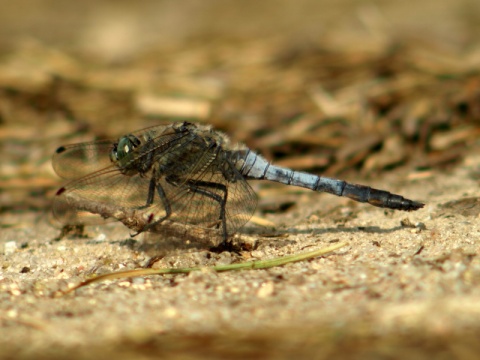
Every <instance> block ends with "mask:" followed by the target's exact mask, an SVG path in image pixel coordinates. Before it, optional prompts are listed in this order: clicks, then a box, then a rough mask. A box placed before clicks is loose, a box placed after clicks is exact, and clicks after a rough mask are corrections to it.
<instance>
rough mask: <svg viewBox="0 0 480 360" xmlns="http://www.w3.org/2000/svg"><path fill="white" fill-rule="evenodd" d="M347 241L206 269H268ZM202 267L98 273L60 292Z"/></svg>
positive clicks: (222, 270) (316, 253) (344, 244)
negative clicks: (293, 253) (106, 282)
mask: <svg viewBox="0 0 480 360" xmlns="http://www.w3.org/2000/svg"><path fill="white" fill-rule="evenodd" d="M347 245H348V243H346V242H344V243H338V244H335V245H331V246H329V247H326V248H322V249H317V250H314V251H309V252H306V253H302V254H296V255H287V256H282V257H278V258H273V259H268V260H259V261H247V262H242V263H238V264H230V265H219V266H212V267H210V268H208V269H211V270H214V271H217V272H224V271H236V270H254V269H268V268H272V267H276V266H282V265H286V264H289V263H294V262H298V261H303V260H308V259H313V258H316V257H319V256H323V255H325V254H328V253H330V252H333V251H335V250H338V249H340V248H342V247H344V246H347ZM203 268H204V267H191V268H178V269H175V268H166V269H136V270H128V271H118V272H114V273H110V274H105V275H100V276H97V277H95V278H92V279H88V280H85V281H82V282H81V283H79V284H77V285H75V286H73V287H71V288H69V289H68V290H66V291H63V292H61V293H60V294H61V295H65V294H68V293H70V292H72V291H75V290H77V289H79V288H82V287H84V286H87V285H90V284H93V283H97V282H101V281H106V280H115V279H122V278H131V277H139V276H148V275H163V274H188V273H190V272H192V271H199V270H202V269H203Z"/></svg>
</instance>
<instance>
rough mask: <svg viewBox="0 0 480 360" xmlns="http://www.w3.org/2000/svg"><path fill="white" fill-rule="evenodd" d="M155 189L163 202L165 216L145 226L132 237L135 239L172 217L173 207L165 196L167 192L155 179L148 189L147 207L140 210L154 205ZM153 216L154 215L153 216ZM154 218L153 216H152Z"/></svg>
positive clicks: (151, 181)
mask: <svg viewBox="0 0 480 360" xmlns="http://www.w3.org/2000/svg"><path fill="white" fill-rule="evenodd" d="M155 189H156V190H157V194H158V197H159V198H160V201H161V202H162V205H163V208H164V209H165V216H163V217H161V218H160V219H158V220H155V221H154V222H152V223H149V224H147V225H145V226H144V228H143V229H141V230H140V231H138V232H136V233H135V234H132V235H131V236H132V237H134V236H137V235H138V234H140V233H142V232H144V231H147V230H148V229H150V228H151V227H152V226H155V225H157V224H160V223H161V222H162V221H164V220H166V219H168V218H169V217H170V215H172V207H171V205H170V201H168V198H167V196H166V195H165V190H163V188H162V186H161V185H160V184H157V183H156V182H155V179H154V178H152V179H151V180H150V185H149V187H148V196H147V203H146V204H145V206H142V207H141V208H140V209H144V208H147V207H149V206H150V205H152V204H153V199H154V196H155ZM152 215H153V214H152ZM152 217H153V216H152Z"/></svg>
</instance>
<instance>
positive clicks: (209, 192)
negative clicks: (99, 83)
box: [52, 121, 424, 243]
mask: <svg viewBox="0 0 480 360" xmlns="http://www.w3.org/2000/svg"><path fill="white" fill-rule="evenodd" d="M52 163H53V168H54V170H55V172H56V173H57V174H58V175H59V176H60V177H62V178H64V179H67V180H70V182H68V183H67V184H66V185H64V186H63V187H61V188H60V189H59V190H58V191H57V193H56V195H55V198H54V204H53V214H54V217H55V218H56V219H57V220H58V221H59V222H60V223H61V224H63V225H91V224H98V223H101V222H103V221H104V220H105V218H114V219H117V220H121V221H122V222H123V223H124V224H125V225H127V226H128V227H130V228H131V229H135V231H136V232H135V233H134V234H132V236H135V235H137V234H139V233H142V232H146V231H154V230H156V229H159V228H161V227H162V226H166V225H167V224H168V223H176V224H182V225H185V226H190V225H192V226H193V227H203V228H206V229H213V230H214V231H215V232H216V233H218V235H219V237H220V238H221V241H222V243H226V242H227V239H228V238H229V237H230V236H232V235H233V234H235V233H236V232H237V231H238V230H239V229H240V228H241V227H242V226H244V225H245V224H246V223H247V222H248V221H249V220H250V218H251V217H252V215H253V213H254V211H255V208H256V204H257V196H256V194H255V192H254V191H253V189H252V187H251V186H250V184H249V183H248V182H247V181H248V180H269V181H274V182H279V183H282V184H285V185H292V186H298V187H302V188H307V189H311V190H313V191H316V192H326V193H330V194H333V195H337V196H343V197H347V198H349V199H352V200H355V201H358V202H362V203H368V204H370V205H373V206H377V207H381V208H388V209H393V210H404V211H414V210H418V209H420V208H422V207H423V206H424V204H423V203H421V202H418V201H413V200H409V199H407V198H404V197H403V196H401V195H397V194H393V193H390V192H388V191H384V190H379V189H375V188H371V187H369V186H365V185H359V184H353V183H349V182H346V181H343V180H338V179H332V178H329V177H324V176H319V175H314V174H309V173H305V172H300V171H294V170H291V169H288V168H284V167H281V166H276V165H273V164H271V163H270V162H269V161H267V160H266V159H265V158H264V157H262V156H260V155H258V154H256V153H255V152H254V151H252V150H250V149H249V148H248V147H246V146H245V145H243V144H235V143H233V142H232V141H231V140H230V138H229V137H228V136H227V135H226V134H224V133H222V132H220V131H217V130H215V129H213V128H212V127H211V126H210V125H205V124H195V123H191V122H186V121H184V122H175V123H169V124H164V125H157V126H153V127H150V128H146V129H142V130H139V131H135V132H132V133H130V134H127V135H124V136H122V137H120V138H119V139H117V140H114V141H112V140H100V141H94V142H87V143H79V144H72V145H67V146H61V147H59V148H58V149H57V150H56V152H55V154H54V156H53V160H52ZM125 214H127V215H125ZM126 218H130V221H127V220H128V219H126ZM132 218H133V220H132Z"/></svg>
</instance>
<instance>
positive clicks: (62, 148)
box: [55, 146, 67, 154]
mask: <svg viewBox="0 0 480 360" xmlns="http://www.w3.org/2000/svg"><path fill="white" fill-rule="evenodd" d="M65 150H67V149H66V148H65V146H60V147H59V148H58V149H57V150H55V152H56V153H57V154H61V153H62V152H64V151H65Z"/></svg>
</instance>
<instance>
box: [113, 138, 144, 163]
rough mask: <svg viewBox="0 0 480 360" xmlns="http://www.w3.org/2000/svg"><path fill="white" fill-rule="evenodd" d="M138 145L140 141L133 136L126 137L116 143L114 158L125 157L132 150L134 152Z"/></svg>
mask: <svg viewBox="0 0 480 360" xmlns="http://www.w3.org/2000/svg"><path fill="white" fill-rule="evenodd" d="M139 145H140V140H139V139H138V138H137V137H135V136H133V135H127V136H124V137H122V138H120V140H119V141H118V145H117V149H116V150H117V152H116V157H117V159H119V160H120V159H123V158H124V157H125V156H127V155H128V154H130V153H131V152H132V151H133V150H135V149H136V148H137V147H138V146H139Z"/></svg>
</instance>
